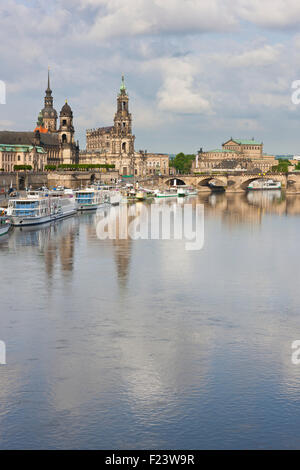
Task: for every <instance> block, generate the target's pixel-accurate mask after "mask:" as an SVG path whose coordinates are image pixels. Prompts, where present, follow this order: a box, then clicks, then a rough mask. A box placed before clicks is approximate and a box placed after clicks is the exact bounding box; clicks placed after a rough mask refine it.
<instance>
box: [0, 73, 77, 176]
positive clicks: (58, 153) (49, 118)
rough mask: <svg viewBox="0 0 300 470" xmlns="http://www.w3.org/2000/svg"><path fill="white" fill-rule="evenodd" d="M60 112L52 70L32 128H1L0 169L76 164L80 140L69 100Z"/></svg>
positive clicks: (39, 167)
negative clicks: (54, 89) (54, 95)
mask: <svg viewBox="0 0 300 470" xmlns="http://www.w3.org/2000/svg"><path fill="white" fill-rule="evenodd" d="M57 119H58V115H57V112H56V110H55V109H54V107H53V97H52V90H51V88H50V72H49V70H48V83H47V89H46V91H45V97H44V108H43V109H42V110H41V111H40V113H39V115H38V120H37V125H36V127H35V129H34V131H33V132H30V131H29V132H16V131H0V147H1V148H2V149H7V151H6V150H2V153H1V150H0V169H3V170H6V171H13V167H14V165H23V164H26V165H31V166H32V168H33V170H36V171H37V170H39V171H41V170H43V169H44V168H45V165H49V164H50V165H56V166H57V165H59V164H73V163H78V160H79V144H78V143H75V140H74V134H75V131H74V126H73V112H72V109H71V107H70V106H69V104H68V103H67V101H66V102H65V104H64V105H63V107H62V108H61V111H60V114H59V128H58V129H57Z"/></svg>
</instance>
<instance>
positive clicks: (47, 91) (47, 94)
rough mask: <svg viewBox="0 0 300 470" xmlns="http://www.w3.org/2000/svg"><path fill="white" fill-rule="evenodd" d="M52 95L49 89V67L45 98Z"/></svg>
mask: <svg viewBox="0 0 300 470" xmlns="http://www.w3.org/2000/svg"><path fill="white" fill-rule="evenodd" d="M51 95H52V90H51V88H50V67H48V86H47V90H46V96H51Z"/></svg>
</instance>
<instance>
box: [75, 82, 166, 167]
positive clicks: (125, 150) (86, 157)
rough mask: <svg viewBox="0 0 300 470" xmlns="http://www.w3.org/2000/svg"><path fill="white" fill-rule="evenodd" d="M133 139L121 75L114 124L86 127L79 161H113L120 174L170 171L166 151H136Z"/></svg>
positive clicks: (126, 97)
mask: <svg viewBox="0 0 300 470" xmlns="http://www.w3.org/2000/svg"><path fill="white" fill-rule="evenodd" d="M134 141H135V136H134V135H133V134H132V117H131V113H130V112H129V96H128V93H127V90H126V86H125V82H124V76H122V82H121V86H120V91H119V93H118V96H117V110H116V113H115V116H114V125H113V126H109V127H99V128H97V129H88V130H87V131H86V151H81V152H80V154H79V162H80V163H85V164H89V163H97V164H110V165H115V168H116V170H117V171H118V172H119V174H120V175H123V176H131V175H135V176H146V175H149V174H169V156H168V155H167V154H157V153H148V152H147V151H142V150H140V151H139V152H136V151H135V150H134Z"/></svg>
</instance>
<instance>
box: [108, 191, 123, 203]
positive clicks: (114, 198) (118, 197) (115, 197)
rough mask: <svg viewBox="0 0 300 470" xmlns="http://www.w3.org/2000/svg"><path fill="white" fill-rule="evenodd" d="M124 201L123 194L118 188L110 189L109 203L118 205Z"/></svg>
mask: <svg viewBox="0 0 300 470" xmlns="http://www.w3.org/2000/svg"><path fill="white" fill-rule="evenodd" d="M121 201H122V194H121V193H120V191H119V190H118V189H111V190H110V191H109V204H111V205H112V206H117V205H118V204H120V203H121Z"/></svg>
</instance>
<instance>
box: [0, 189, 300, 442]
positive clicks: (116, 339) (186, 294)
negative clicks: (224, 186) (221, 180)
mask: <svg viewBox="0 0 300 470" xmlns="http://www.w3.org/2000/svg"><path fill="white" fill-rule="evenodd" d="M186 203H191V204H192V205H193V206H195V205H196V204H197V203H203V204H204V205H205V245H204V248H203V250H199V251H194V252H188V251H186V250H185V249H184V243H182V242H181V241H180V240H171V241H167V240H153V241H151V240H145V241H141V240H136V241H135V240H131V239H126V240H123V239H121V238H120V237H117V238H116V239H115V240H100V239H99V238H98V237H97V230H96V228H97V227H96V224H97V214H96V213H89V214H81V215H79V216H76V217H73V218H70V219H68V220H64V221H61V222H58V223H55V224H50V225H49V226H43V227H39V228H31V229H29V228H27V229H23V230H20V229H14V230H13V231H12V233H11V234H10V236H9V237H7V238H6V239H5V240H2V241H1V243H0V263H1V266H4V269H2V279H1V281H2V283H1V284H2V294H1V310H0V339H3V340H5V341H6V343H7V346H8V365H7V366H6V367H4V368H2V367H1V368H0V383H1V387H0V447H1V448H14V447H15V448H18V447H22V448H51V447H54V448H113V449H117V448H123V449H124V448H145V447H146V448H147V447H149V448H218V447H219V448H253V447H259V446H261V447H263V448H272V447H283V448H295V447H299V443H298V442H297V439H296V438H295V436H297V431H298V419H297V416H298V413H299V409H300V396H299V390H300V374H299V368H297V367H296V366H293V365H292V364H291V360H290V354H291V348H290V344H291V342H292V341H293V340H294V339H297V337H298V336H299V334H300V321H299V304H300V292H299V273H298V260H297V257H296V256H295V252H296V250H297V246H298V229H299V227H298V226H300V218H299V217H298V216H299V215H300V197H295V196H293V197H286V196H285V195H284V194H280V195H278V194H276V195H275V194H273V195H272V194H271V193H268V195H265V194H262V193H260V194H259V193H255V194H254V193H253V195H250V194H249V195H247V194H240V195H226V194H206V195H201V196H199V197H196V198H189V199H187V200H184V201H182V200H180V201H171V200H169V201H160V202H156V204H167V205H169V206H170V207H175V208H176V207H179V205H180V207H181V205H182V204H186ZM138 207H139V208H141V207H144V206H142V205H139V206H138ZM146 209H147V210H150V207H149V206H147V205H146ZM126 211H129V207H128V208H126ZM106 213H108V212H106ZM282 215H284V216H285V217H282ZM127 217H128V219H130V217H131V216H130V215H129V213H128V212H127ZM118 223H119V222H118ZM118 227H119V226H118ZM249 227H254V230H249ZM258 228H259V230H258ZM117 233H118V231H117ZM283 240H284V243H283V242H282V241H283ZM298 333H299V334H298Z"/></svg>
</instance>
